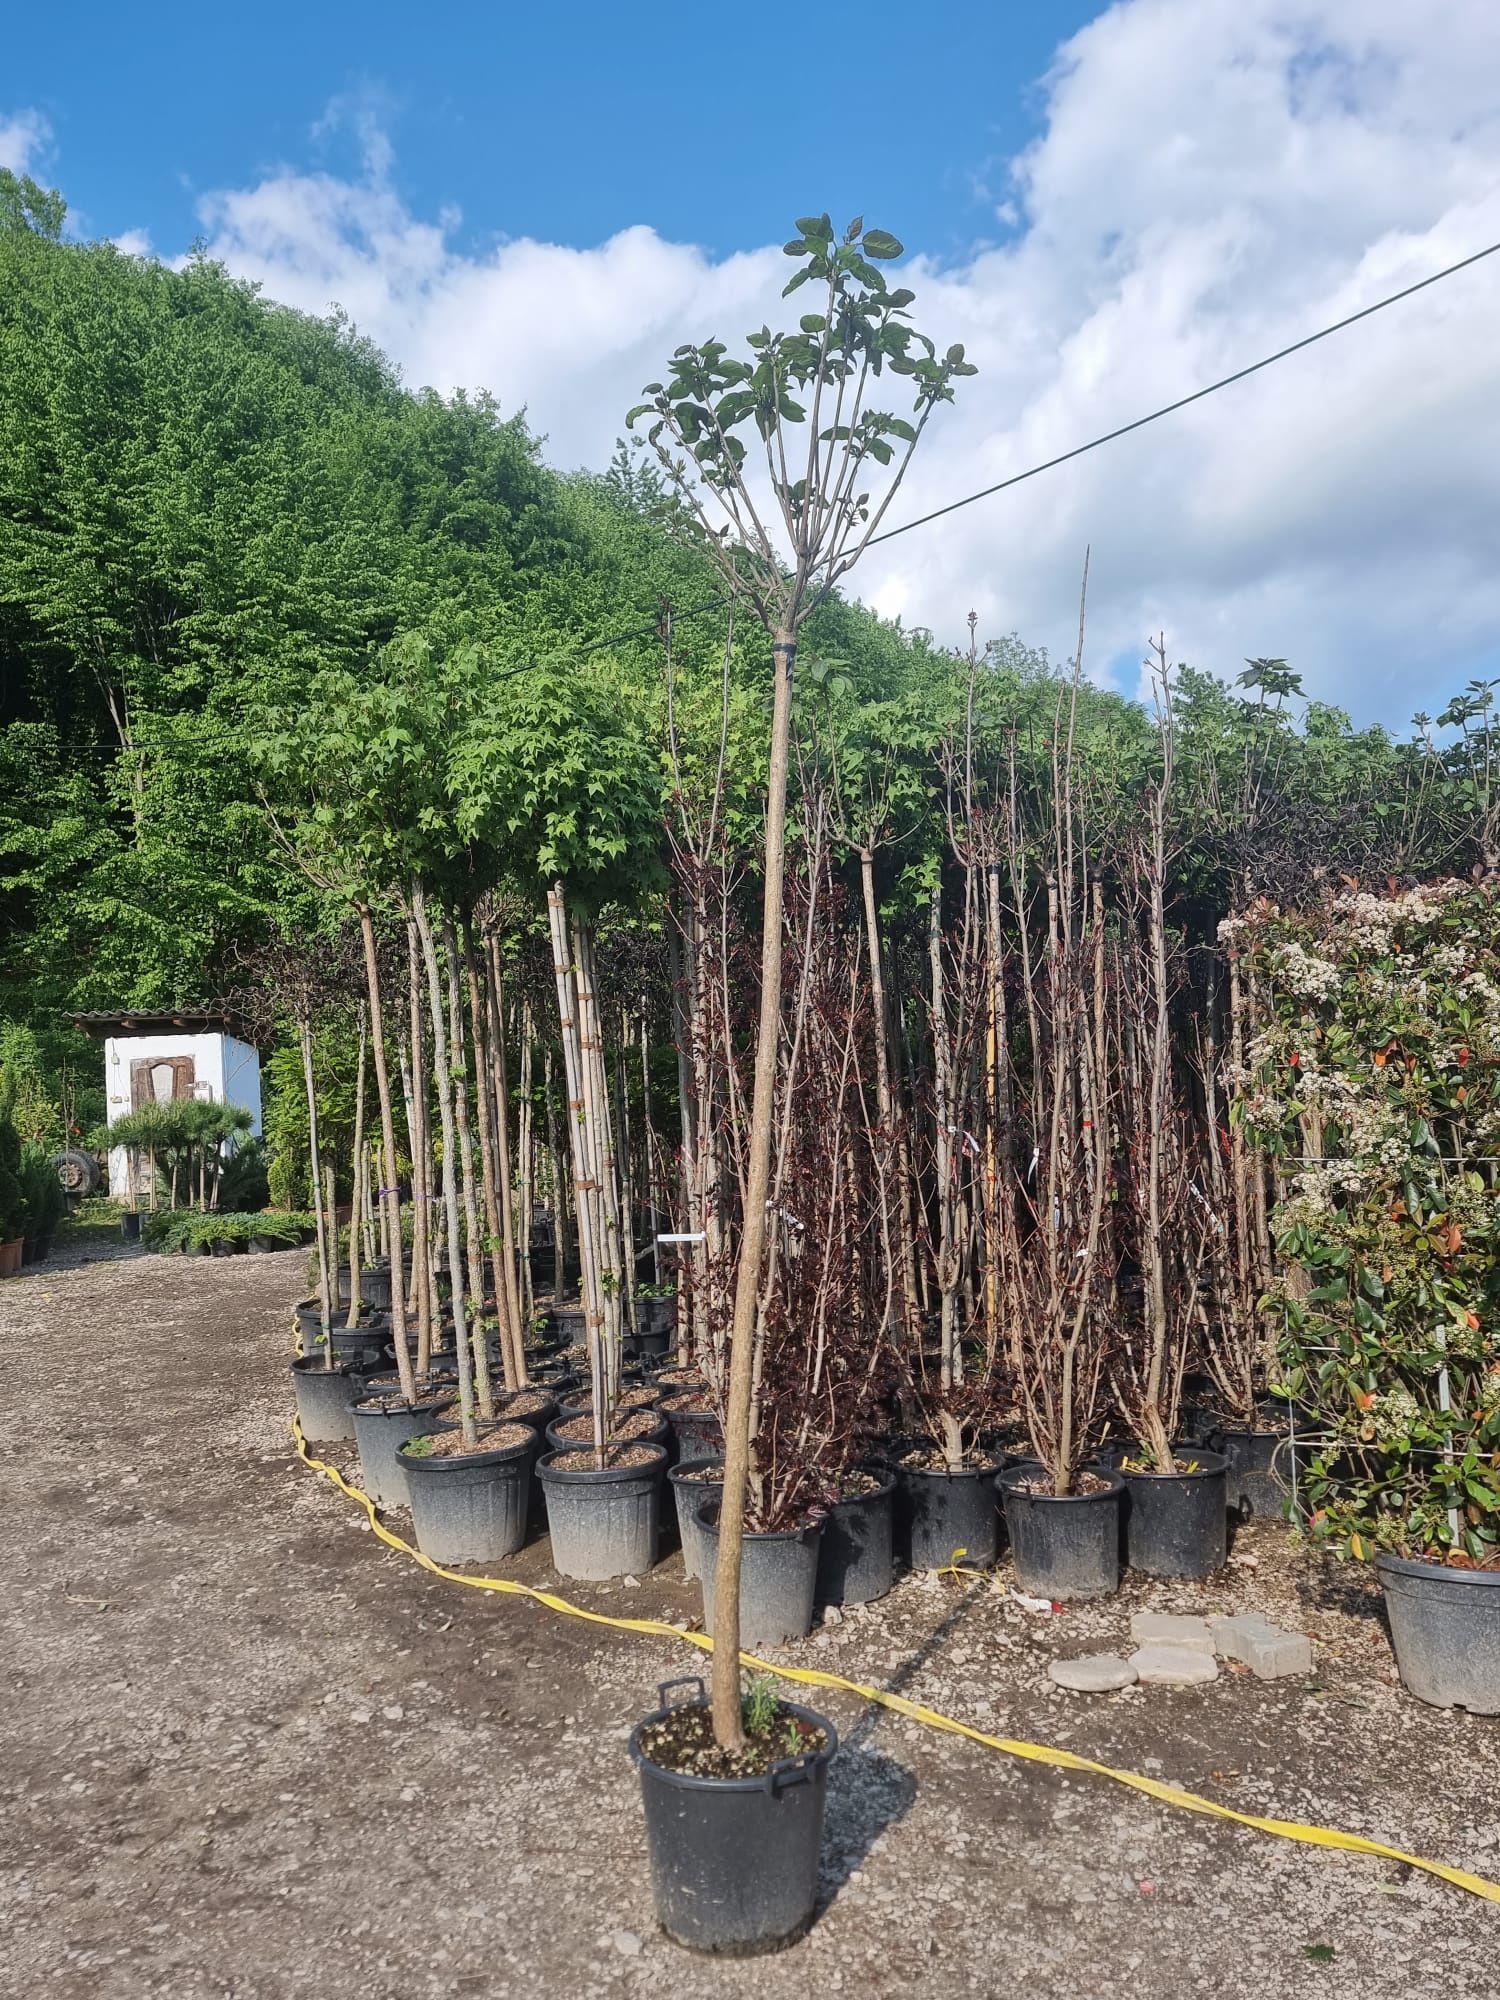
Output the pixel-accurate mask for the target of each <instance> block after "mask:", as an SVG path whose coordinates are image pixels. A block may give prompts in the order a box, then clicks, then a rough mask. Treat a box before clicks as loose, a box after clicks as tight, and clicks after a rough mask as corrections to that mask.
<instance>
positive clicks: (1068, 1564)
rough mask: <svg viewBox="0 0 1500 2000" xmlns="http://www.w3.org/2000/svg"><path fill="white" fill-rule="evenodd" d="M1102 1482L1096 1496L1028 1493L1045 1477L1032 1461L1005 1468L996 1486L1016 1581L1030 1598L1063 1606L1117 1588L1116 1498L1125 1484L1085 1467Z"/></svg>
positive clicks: (1103, 1471) (1107, 1473)
mask: <svg viewBox="0 0 1500 2000" xmlns="http://www.w3.org/2000/svg"><path fill="white" fill-rule="evenodd" d="M1084 1469H1085V1471H1087V1472H1092V1473H1093V1474H1094V1475H1095V1476H1096V1477H1097V1478H1099V1479H1101V1480H1103V1481H1104V1482H1105V1483H1104V1485H1103V1486H1102V1487H1101V1488H1100V1490H1099V1491H1098V1492H1095V1493H1066V1494H1057V1493H1029V1492H1027V1491H1026V1486H1027V1484H1028V1482H1029V1481H1031V1480H1033V1479H1037V1480H1040V1479H1042V1478H1044V1477H1045V1475H1044V1474H1043V1471H1042V1467H1041V1466H1040V1465H1039V1464H1038V1463H1037V1461H1036V1460H1035V1459H1023V1460H1022V1461H1021V1463H1020V1464H1019V1465H1008V1466H1007V1467H1006V1468H1005V1470H1004V1471H1003V1472H1002V1473H1001V1474H1000V1475H999V1477H998V1479H997V1480H996V1482H995V1484H996V1486H997V1487H998V1488H999V1492H1000V1499H1001V1504H1002V1505H1003V1507H1004V1509H1005V1526H1006V1530H1007V1532H1008V1533H1009V1535H1010V1547H1011V1554H1012V1555H1013V1556H1014V1557H1015V1560H1016V1581H1017V1582H1018V1583H1019V1584H1020V1586H1021V1588H1022V1590H1024V1591H1026V1592H1027V1593H1028V1594H1029V1595H1031V1596H1033V1597H1050V1598H1052V1599H1053V1600H1055V1601H1056V1602H1057V1603H1064V1602H1066V1601H1068V1600H1070V1599H1072V1598H1077V1597H1108V1596H1109V1595H1110V1593H1111V1592H1112V1591H1116V1590H1118V1589H1119V1587H1120V1500H1121V1494H1122V1492H1123V1490H1124V1481H1123V1479H1122V1478H1121V1476H1120V1474H1119V1473H1118V1472H1115V1471H1113V1470H1109V1469H1106V1468H1105V1467H1103V1466H1086V1467H1085V1468H1084Z"/></svg>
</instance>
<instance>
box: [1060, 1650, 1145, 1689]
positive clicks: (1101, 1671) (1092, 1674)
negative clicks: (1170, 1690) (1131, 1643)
mask: <svg viewBox="0 0 1500 2000" xmlns="http://www.w3.org/2000/svg"><path fill="white" fill-rule="evenodd" d="M1047 1677H1048V1679H1049V1680H1054V1681H1056V1683H1057V1685H1058V1686H1059V1687H1062V1688H1074V1689H1076V1690H1077V1692H1078V1693H1079V1694H1113V1693H1114V1692H1115V1690H1116V1689H1118V1688H1128V1687H1134V1686H1135V1683H1136V1681H1137V1680H1138V1679H1139V1678H1140V1676H1139V1675H1138V1674H1137V1673H1136V1670H1135V1668H1134V1667H1133V1666H1132V1665H1131V1664H1130V1662H1129V1660H1122V1659H1120V1658H1119V1657H1118V1656H1117V1655H1116V1654H1114V1653H1084V1654H1082V1655H1081V1656H1080V1658H1078V1659H1076V1660H1054V1661H1053V1662H1052V1663H1051V1665H1050V1666H1049V1667H1048V1668H1047Z"/></svg>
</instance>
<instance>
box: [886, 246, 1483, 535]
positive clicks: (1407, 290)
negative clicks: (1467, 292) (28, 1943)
mask: <svg viewBox="0 0 1500 2000" xmlns="http://www.w3.org/2000/svg"><path fill="white" fill-rule="evenodd" d="M1497 250H1500V243H1491V244H1489V245H1488V246H1487V247H1486V248H1485V249H1483V250H1476V251H1475V252H1474V253H1473V255H1472V256H1469V257H1460V258H1459V260H1458V262H1457V263H1456V264H1449V265H1447V266H1446V267H1445V268H1444V269H1443V270H1441V271H1434V272H1433V273H1432V275H1431V276H1430V277H1426V278H1418V280H1417V282H1416V283H1415V284H1414V285H1407V286H1405V287H1404V288H1403V289H1402V290H1401V291H1399V292H1392V293H1391V294H1390V295H1389V297H1387V298H1383V299H1377V300H1376V301H1375V303H1374V305H1370V306H1361V307H1360V309H1359V311H1358V312H1352V313H1348V314H1346V315H1345V317H1344V318H1343V319H1336V320H1335V321H1334V322H1333V324H1332V325H1331V326H1324V327H1320V328H1319V329H1318V331H1317V332H1316V333H1308V334H1304V335H1303V337H1302V339H1301V340H1294V341H1292V343H1291V344H1290V346H1288V347H1278V348H1277V350H1276V352H1275V353H1274V354H1267V355H1264V356H1263V357H1262V358H1261V360H1259V361H1252V362H1251V363H1250V364H1249V366H1248V367H1246V368H1236V369H1235V371H1234V373H1233V374H1232V375H1222V376H1220V378H1219V380H1218V381H1217V382H1210V383H1208V384H1207V385H1206V386H1205V387H1204V388H1202V389H1194V391H1193V392H1192V394H1191V395H1190V396H1179V397H1178V398H1177V400H1176V402H1175V403H1163V404H1162V406H1161V408H1160V409H1159V410H1152V411H1150V412H1149V414H1148V415H1146V416H1144V417H1135V418H1133V419H1132V420H1131V421H1130V422H1129V423H1128V424H1119V425H1117V426H1116V428H1115V429H1114V430H1112V431H1105V432H1103V433H1102V434H1101V435H1100V436H1099V437H1096V438H1090V439H1089V441H1088V443H1087V444H1076V445H1074V447H1073V449H1072V450H1071V451H1062V452H1059V453H1058V454H1057V456H1056V458H1046V459H1043V460H1042V462H1041V464H1040V465H1033V466H1029V467H1028V468H1027V469H1026V471H1025V472H1013V473H1012V474H1011V476H1010V478H1009V479H997V480H996V482H995V484H994V485H993V486H981V487H980V489H979V491H978V492H977V493H966V494H965V495H964V497H963V499H962V500H950V501H949V502H948V503H947V505H946V506H943V507H934V508H933V510H932V512H931V513H930V514H919V515H918V516H917V517H916V519H915V520H914V521H903V522H902V523H901V525H900V527H899V528H887V530H886V531H885V533H884V534H883V535H873V536H872V537H871V538H870V542H869V546H870V547H871V548H872V549H873V548H875V547H876V546H877V545H878V544H879V543H881V542H893V541H894V540H895V539H896V537H897V535H909V534H910V533H911V531H912V529H913V528H925V527H926V526H927V524H928V522H929V521H940V520H942V518H943V516H944V515H945V514H956V513H957V512H958V510H959V508H960V507H972V506H973V505H974V503H975V501H976V500H988V499H989V498H990V497H991V495H992V494H996V493H1004V492H1005V491H1006V489H1007V488H1008V487H1011V486H1019V485H1020V484H1021V482H1022V481H1023V480H1026V479H1035V478H1036V476H1037V474H1038V473H1039V472H1051V471H1052V470H1053V468H1054V467H1055V466H1059V465H1066V464H1067V463H1068V461H1069V459H1073V458H1082V457H1083V455H1084V453H1085V452H1088V451H1097V450H1098V449H1099V447H1100V445H1102V444H1113V443H1114V441H1115V439H1116V438H1122V437H1128V436H1129V435H1130V433H1131V432H1132V431H1139V430H1144V429H1145V427H1146V425H1147V424H1154V423H1156V422H1158V421H1159V420H1160V419H1161V418H1162V417H1170V416H1171V415H1172V413H1173V411H1174V410H1185V409H1186V408H1187V406H1188V405H1189V403H1201V402H1202V401H1203V398H1204V397H1205V396H1213V395H1217V394H1218V392H1219V390H1220V389H1228V388H1230V387H1231V386H1232V385H1233V384H1234V383H1236V382H1243V381H1244V380H1245V378H1246V376H1248V375H1258V374H1259V373H1260V371H1261V369H1262V368H1270V367H1273V366H1274V365H1275V363H1276V362H1278V361H1285V360H1286V358H1287V356H1288V355H1289V354H1300V353H1301V352H1302V350H1303V348H1304V347H1313V346H1316V344H1317V343H1318V341H1320V340H1327V339H1328V338H1329V336H1330V335H1331V334H1335V333H1342V332H1343V331H1344V329H1345V327H1350V326H1356V325H1357V324H1358V323H1359V321H1360V320H1362V319H1369V318H1370V317H1371V316H1372V315H1373V314H1375V313H1378V312H1384V311H1385V309H1386V307H1387V306H1395V305H1399V304H1400V303H1401V301H1402V300H1403V299H1409V298H1411V297H1413V296H1414V294H1415V293H1417V292H1425V291H1426V289H1427V287H1428V286H1429V285H1438V284H1441V283H1442V281H1443V279H1444V278H1451V277H1453V276H1454V275H1455V273H1457V272H1459V271H1467V270H1468V268H1469V266H1470V265H1471V264H1478V263H1480V262H1481V261H1482V260H1483V259H1484V258H1486V257H1493V256H1494V254H1495V252H1496V251H1497Z"/></svg>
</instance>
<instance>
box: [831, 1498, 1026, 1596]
mask: <svg viewBox="0 0 1500 2000" xmlns="http://www.w3.org/2000/svg"><path fill="white" fill-rule="evenodd" d="M870 1476H871V1478H872V1479H878V1480H879V1481H880V1482H881V1483H880V1487H879V1490H878V1491H876V1492H874V1493H866V1494H862V1495H861V1496H860V1497H859V1498H858V1499H854V1500H840V1501H838V1502H836V1504H835V1505H834V1506H832V1507H830V1508H829V1510H828V1512H827V1514H826V1515H825V1516H824V1520H823V1539H822V1542H821V1543H820V1544H819V1547H818V1581H817V1591H816V1595H817V1601H818V1603H819V1604H868V1603H870V1601H871V1600H872V1599H873V1598H876V1597H884V1596H885V1594H886V1592H887V1591H888V1590H890V1589H892V1588H893V1586H894V1585H895V1581H896V1548H895V1533H896V1475H895V1473H894V1472H892V1471H890V1470H889V1469H888V1468H886V1467H882V1466H871V1467H870ZM993 1504H994V1503H993V1501H992V1502H991V1507H992V1508H993Z"/></svg>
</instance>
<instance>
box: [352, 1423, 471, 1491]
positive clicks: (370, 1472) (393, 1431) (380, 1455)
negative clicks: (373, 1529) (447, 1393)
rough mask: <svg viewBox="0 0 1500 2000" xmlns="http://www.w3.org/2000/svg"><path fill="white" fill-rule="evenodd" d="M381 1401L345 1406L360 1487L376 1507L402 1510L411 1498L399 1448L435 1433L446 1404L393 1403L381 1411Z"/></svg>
mask: <svg viewBox="0 0 1500 2000" xmlns="http://www.w3.org/2000/svg"><path fill="white" fill-rule="evenodd" d="M383 1401H384V1399H383V1398H382V1399H380V1400H378V1401H374V1402H361V1401H358V1400H356V1401H354V1402H352V1403H351V1404H350V1406H349V1407H350V1409H351V1411H352V1412H353V1416H354V1437H355V1441H356V1443H357V1444H358V1445H359V1473H360V1483H361V1484H362V1485H363V1487H364V1489H365V1491H366V1493H368V1494H369V1496H370V1498H371V1499H372V1500H373V1501H374V1502H375V1505H376V1506H377V1507H406V1506H409V1505H410V1504H411V1496H410V1494H409V1493H408V1491H407V1485H406V1470H405V1467H404V1466H403V1465H402V1462H401V1456H400V1454H401V1447H402V1445H404V1444H405V1443H406V1440H407V1439H408V1438H414V1437H421V1436H422V1434H423V1432H424V1431H433V1430H436V1429H437V1427H438V1425H439V1423H440V1422H441V1421H442V1417H443V1412H444V1411H445V1410H446V1409H448V1408H449V1404H448V1403H447V1402H446V1401H443V1402H423V1403H397V1404H395V1405H394V1407H392V1408H391V1409H385V1408H383V1407H382V1403H383Z"/></svg>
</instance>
